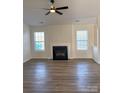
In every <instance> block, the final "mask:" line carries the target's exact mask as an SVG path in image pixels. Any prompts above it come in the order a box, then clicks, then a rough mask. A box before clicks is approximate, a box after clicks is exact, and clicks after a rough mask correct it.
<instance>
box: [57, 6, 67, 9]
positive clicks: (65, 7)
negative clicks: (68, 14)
mask: <svg viewBox="0 0 124 93" xmlns="http://www.w3.org/2000/svg"><path fill="white" fill-rule="evenodd" d="M62 9H68V6H64V7H58V8H56V10H62Z"/></svg>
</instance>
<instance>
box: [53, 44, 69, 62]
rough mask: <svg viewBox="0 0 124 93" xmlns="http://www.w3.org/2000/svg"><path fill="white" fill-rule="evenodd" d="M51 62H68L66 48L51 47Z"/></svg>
mask: <svg viewBox="0 0 124 93" xmlns="http://www.w3.org/2000/svg"><path fill="white" fill-rule="evenodd" d="M53 60H68V49H67V46H53Z"/></svg>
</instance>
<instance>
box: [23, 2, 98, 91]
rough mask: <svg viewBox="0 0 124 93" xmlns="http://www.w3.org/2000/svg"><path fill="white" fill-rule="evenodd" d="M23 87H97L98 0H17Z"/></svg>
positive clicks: (31, 89) (40, 88)
mask: <svg viewBox="0 0 124 93" xmlns="http://www.w3.org/2000/svg"><path fill="white" fill-rule="evenodd" d="M23 93H100V1H99V0H23Z"/></svg>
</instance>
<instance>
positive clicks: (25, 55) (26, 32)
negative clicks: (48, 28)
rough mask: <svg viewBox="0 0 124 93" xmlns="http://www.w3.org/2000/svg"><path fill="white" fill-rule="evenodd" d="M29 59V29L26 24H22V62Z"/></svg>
mask: <svg viewBox="0 0 124 93" xmlns="http://www.w3.org/2000/svg"><path fill="white" fill-rule="evenodd" d="M30 59H31V49H30V29H29V26H28V25H25V24H23V62H26V61H28V60H30Z"/></svg>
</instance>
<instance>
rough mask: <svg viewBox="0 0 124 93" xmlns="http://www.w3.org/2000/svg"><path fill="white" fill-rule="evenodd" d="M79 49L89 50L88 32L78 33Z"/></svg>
mask: <svg viewBox="0 0 124 93" xmlns="http://www.w3.org/2000/svg"><path fill="white" fill-rule="evenodd" d="M76 34H77V49H78V50H87V49H88V31H85V30H82V31H77V33H76Z"/></svg>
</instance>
